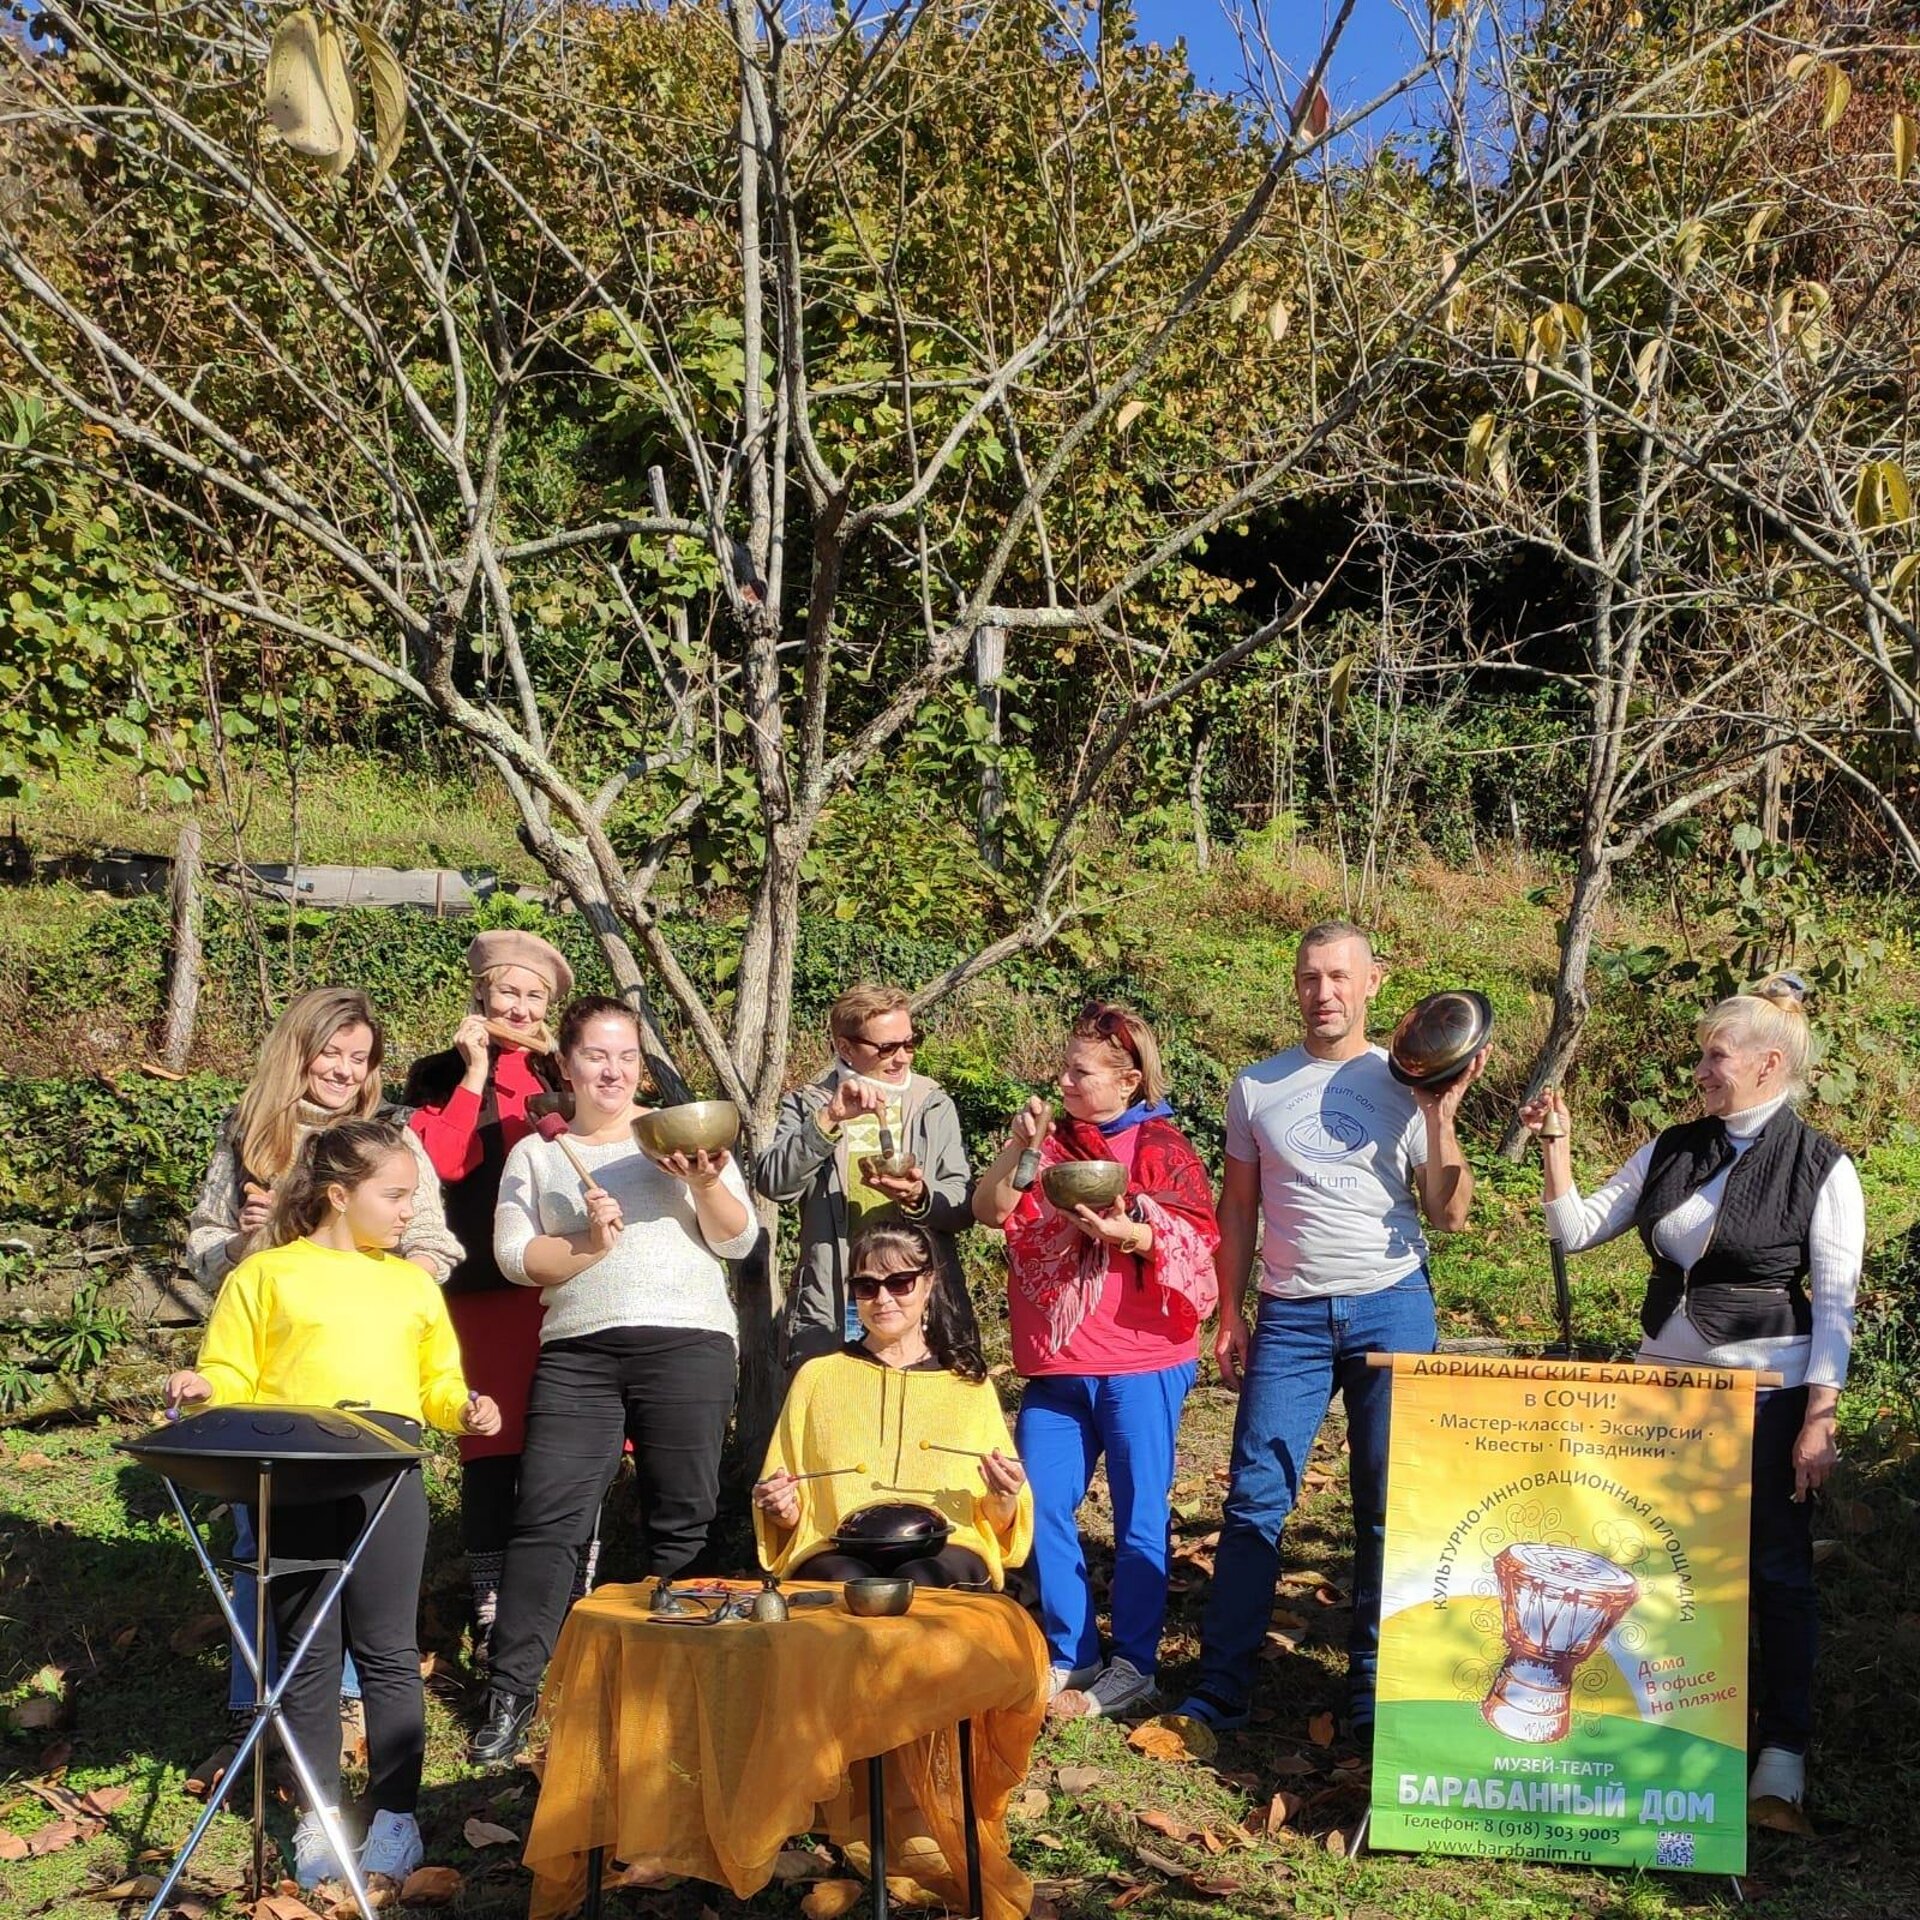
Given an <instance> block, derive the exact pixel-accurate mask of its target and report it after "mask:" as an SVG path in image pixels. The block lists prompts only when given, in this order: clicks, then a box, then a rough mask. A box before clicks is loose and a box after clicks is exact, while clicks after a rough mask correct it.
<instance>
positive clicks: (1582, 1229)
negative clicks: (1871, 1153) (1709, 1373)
mask: <svg viewBox="0 0 1920 1920" xmlns="http://www.w3.org/2000/svg"><path fill="white" fill-rule="evenodd" d="M1786 1104H1787V1103H1786V1100H1785V1099H1784V1098H1781V1099H1778V1100H1769V1101H1767V1102H1766V1103H1765V1104H1764V1105H1762V1106H1758V1107H1749V1108H1748V1109H1747V1110H1746V1112H1744V1113H1734V1114H1729V1115H1728V1116H1727V1121H1726V1127H1727V1142H1728V1144H1729V1145H1730V1146H1731V1147H1732V1148H1733V1158H1734V1160H1738V1159H1739V1157H1740V1156H1741V1155H1742V1154H1743V1153H1745V1152H1746V1150H1747V1149H1748V1148H1749V1147H1750V1146H1752V1145H1753V1143H1754V1140H1755V1138H1756V1137H1757V1136H1758V1135H1759V1132H1760V1130H1761V1128H1762V1127H1764V1126H1765V1125H1766V1124H1767V1122H1768V1121H1769V1120H1771V1119H1772V1118H1773V1116H1774V1115H1775V1114H1776V1113H1778V1112H1779V1111H1780V1109H1781V1108H1782V1107H1783V1106H1785V1105H1786ZM1652 1159H1653V1142H1652V1141H1648V1142H1647V1144H1646V1145H1645V1146H1644V1147H1642V1148H1641V1149H1640V1151H1639V1152H1638V1153H1636V1154H1635V1155H1634V1156H1633V1158H1632V1159H1631V1160H1629V1161H1628V1162H1627V1164H1626V1165H1625V1166H1624V1167H1622V1168H1621V1169H1620V1171H1619V1172H1618V1173H1616V1174H1615V1175H1614V1176H1613V1178H1612V1179H1611V1180H1609V1181H1608V1182H1607V1183H1606V1185H1605V1186H1603V1187H1601V1188H1600V1189H1599V1190H1598V1191H1597V1192H1596V1193H1594V1194H1593V1195H1592V1196H1591V1197H1589V1198H1582V1197H1581V1195H1580V1192H1579V1190H1578V1189H1577V1188H1570V1189H1569V1190H1568V1191H1567V1192H1565V1193H1563V1194H1562V1195H1561V1196H1560V1197H1559V1199H1557V1200H1548V1201H1545V1202H1544V1203H1543V1209H1544V1211H1545V1213H1546V1216H1547V1231H1548V1233H1550V1234H1551V1235H1552V1236H1553V1238H1554V1239H1556V1240H1558V1241H1559V1242H1560V1244H1561V1245H1562V1246H1563V1247H1565V1248H1566V1250H1567V1251H1568V1252H1569V1253H1578V1252H1579V1251H1580V1250H1581V1249H1582V1248H1583V1247H1597V1246H1599V1245H1600V1244H1601V1243H1602V1242H1603V1241H1607V1240H1612V1239H1614V1238H1615V1237H1616V1236H1617V1235H1619V1234H1622V1233H1625V1232H1626V1231H1627V1230H1628V1229H1629V1228H1630V1227H1631V1226H1632V1225H1633V1212H1634V1208H1635V1207H1636V1206H1638V1204H1639V1201H1640V1193H1641V1189H1642V1188H1643V1187H1644V1186H1645V1185H1646V1179H1647V1167H1648V1165H1649V1163H1650V1162H1651V1161H1652ZM1732 1164H1733V1162H1732V1161H1729V1162H1728V1164H1727V1166H1725V1167H1722V1168H1721V1170H1720V1171H1719V1172H1718V1173H1716V1174H1715V1175H1714V1176H1713V1178H1712V1179H1711V1180H1709V1181H1708V1182H1707V1183H1706V1185H1705V1186H1703V1187H1699V1188H1696V1189H1695V1191H1694V1192H1692V1193H1690V1194H1688V1195H1687V1197H1686V1198H1685V1199H1684V1200H1683V1201H1681V1203H1680V1204H1679V1205H1678V1206H1677V1207H1675V1208H1674V1209H1673V1211H1672V1212H1671V1213H1667V1214H1663V1215H1662V1216H1661V1217H1660V1218H1659V1219H1658V1220H1657V1221H1655V1222H1654V1228H1653V1244H1654V1246H1655V1247H1656V1248H1657V1249H1658V1250H1659V1251H1660V1253H1661V1254H1662V1255H1664V1256H1665V1257H1666V1258H1667V1259H1669V1260H1671V1261H1672V1262H1673V1263H1674V1265H1675V1266H1677V1267H1679V1268H1680V1269H1681V1270H1682V1271H1683V1272H1684V1271H1687V1270H1690V1269H1691V1268H1692V1266H1693V1264H1694V1262H1695V1261H1697V1260H1698V1259H1699V1258H1700V1256H1701V1255H1702V1254H1703V1253H1705V1252H1706V1250H1707V1243H1708V1242H1709V1241H1710V1240H1711V1239H1712V1238H1713V1228H1714V1223H1715V1221H1716V1220H1718V1219H1719V1217H1720V1201H1721V1198H1722V1196H1723V1195H1724V1194H1725V1192H1726V1189H1727V1174H1728V1172H1729V1171H1730V1170H1731V1168H1732ZM1866 1248H1867V1207H1866V1200H1865V1198H1864V1196H1863V1195H1862V1194H1861V1191H1860V1176H1859V1174H1858V1173H1857V1172H1856V1171H1855V1169H1854V1164H1853V1162H1852V1161H1851V1160H1850V1159H1848V1158H1847V1156H1846V1155H1845V1154H1842V1155H1841V1156H1840V1158H1839V1159H1838V1160H1836V1161H1835V1162H1834V1163H1833V1166H1832V1168H1831V1170H1830V1171H1829V1172H1828V1174H1827V1177H1826V1179H1825V1181H1824V1182H1823V1183H1822V1184H1821V1188H1820V1192H1819V1195H1818V1197H1817V1198H1816V1199H1815V1201H1814V1203H1813V1220H1812V1223H1811V1225H1810V1226H1809V1227H1808V1229H1807V1260H1808V1273H1807V1287H1808V1294H1809V1297H1810V1300H1811V1303H1812V1306H1813V1331H1812V1332H1811V1333H1800V1334H1789V1335H1786V1336H1785V1337H1783V1338H1780V1339H1773V1340H1736V1341H1730V1342H1728V1343H1727V1344H1726V1345H1725V1346H1717V1347H1716V1346H1710V1345H1709V1344H1708V1343H1707V1341H1706V1339H1705V1338H1704V1337H1703V1336H1702V1334H1701V1333H1700V1331H1699V1329H1698V1328H1696V1327H1695V1326H1694V1324H1693V1322H1692V1321H1691V1320H1689V1319H1688V1318H1687V1310H1686V1302H1685V1300H1684V1299H1683V1300H1682V1301H1681V1303H1680V1305H1679V1306H1677V1307H1676V1308H1675V1309H1674V1310H1673V1312H1672V1313H1671V1314H1670V1315H1669V1316H1668V1318H1667V1322H1666V1325H1665V1326H1663V1327H1662V1328H1661V1329H1660V1331H1659V1332H1658V1333H1655V1334H1650V1335H1649V1336H1648V1337H1647V1338H1646V1339H1645V1340H1643V1341H1642V1342H1641V1343H1640V1352H1639V1356H1638V1357H1639V1358H1640V1359H1642V1360H1661V1361H1673V1362H1676V1363H1678V1364H1683V1365H1688V1366H1713V1367H1745V1368H1749V1369H1752V1370H1755V1371H1772V1372H1775V1373H1778V1374H1780V1375H1782V1376H1783V1378H1784V1379H1785V1382H1786V1384H1787V1385H1788V1386H1789V1387H1798V1386H1802V1385H1805V1386H1814V1387H1832V1388H1834V1389H1836V1390H1838V1389H1839V1388H1840V1387H1842V1386H1844V1385H1845V1384H1846V1378H1847V1361H1848V1358H1849V1356H1850V1355H1851V1353H1852V1351H1853V1308H1854V1298H1855V1295H1856V1294H1857V1293H1858V1292H1859V1288H1860V1263H1861V1261H1862V1259H1863V1258H1864V1257H1865V1255H1866Z"/></svg>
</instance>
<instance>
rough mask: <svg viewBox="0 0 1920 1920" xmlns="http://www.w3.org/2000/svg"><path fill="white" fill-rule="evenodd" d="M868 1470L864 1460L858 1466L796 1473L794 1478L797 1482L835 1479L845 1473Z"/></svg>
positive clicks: (823, 1468)
mask: <svg viewBox="0 0 1920 1920" xmlns="http://www.w3.org/2000/svg"><path fill="white" fill-rule="evenodd" d="M866 1470H867V1463H866V1462H865V1461H864V1460H862V1461H861V1462H860V1463H859V1465H858V1466H852V1467H822V1468H821V1469H820V1470H819V1471H818V1472H817V1473H796V1474H795V1475H794V1476H793V1478H794V1481H795V1484H798V1483H799V1482H800V1481H802V1480H833V1479H837V1478H838V1477H839V1476H840V1475H841V1474H843V1473H865V1472H866Z"/></svg>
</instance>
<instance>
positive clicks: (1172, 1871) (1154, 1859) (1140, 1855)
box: [1133, 1847, 1189, 1880]
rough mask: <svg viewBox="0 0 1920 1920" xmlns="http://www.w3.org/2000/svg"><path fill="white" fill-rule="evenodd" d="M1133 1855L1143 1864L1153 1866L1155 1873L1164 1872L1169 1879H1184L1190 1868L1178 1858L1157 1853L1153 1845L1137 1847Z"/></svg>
mask: <svg viewBox="0 0 1920 1920" xmlns="http://www.w3.org/2000/svg"><path fill="white" fill-rule="evenodd" d="M1133 1857H1134V1858H1135V1859H1136V1860H1138V1861H1139V1862H1140V1863H1141V1865H1142V1866H1147V1867H1151V1868H1152V1869H1153V1870H1154V1872H1155V1873H1164V1874H1165V1875H1166V1876H1167V1878H1168V1879H1169V1880H1184V1879H1185V1878H1186V1877H1187V1874H1188V1871H1189V1869H1188V1868H1187V1867H1185V1866H1184V1865H1182V1863H1181V1862H1180V1861H1178V1860H1169V1859H1168V1858H1167V1856H1166V1855H1165V1854H1164V1853H1155V1852H1154V1850H1153V1849H1152V1848H1151V1847H1135V1848H1134V1850H1133Z"/></svg>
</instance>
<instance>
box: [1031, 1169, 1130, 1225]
mask: <svg viewBox="0 0 1920 1920" xmlns="http://www.w3.org/2000/svg"><path fill="white" fill-rule="evenodd" d="M1040 1184H1041V1186H1042V1187H1044V1188H1045V1189H1046V1194H1047V1198H1048V1199H1049V1200H1051V1201H1052V1202H1053V1204H1054V1205H1055V1206H1056V1207H1058V1208H1059V1209H1060V1211H1061V1212H1062V1213H1071V1212H1072V1211H1073V1210H1074V1208H1075V1207H1091V1208H1092V1209H1093V1210H1094V1212H1095V1213H1104V1212H1105V1211H1106V1210H1107V1208H1109V1207H1110V1206H1112V1205H1113V1203H1114V1202H1115V1201H1116V1200H1118V1199H1119V1198H1120V1196H1121V1195H1122V1194H1123V1193H1125V1192H1126V1190H1127V1170H1126V1168H1125V1167H1123V1166H1122V1165H1121V1164H1120V1162H1119V1161H1118V1160H1056V1161H1055V1162H1054V1164H1053V1165H1052V1166H1050V1167H1047V1168H1045V1169H1044V1170H1043V1171H1042V1173H1041V1175H1040Z"/></svg>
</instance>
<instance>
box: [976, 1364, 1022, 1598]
mask: <svg viewBox="0 0 1920 1920" xmlns="http://www.w3.org/2000/svg"><path fill="white" fill-rule="evenodd" d="M975 1405H976V1407H977V1409H978V1414H977V1420H976V1432H975V1436H974V1443H975V1444H976V1445H977V1446H978V1447H979V1449H980V1451H981V1452H982V1453H992V1452H993V1451H994V1450H995V1449H996V1448H997V1449H998V1450H999V1451H1000V1452H1001V1453H1002V1454H1003V1455H1004V1456H1005V1457H1006V1458H1007V1459H1009V1460H1011V1459H1013V1458H1014V1457H1015V1456H1014V1451H1013V1435H1012V1434H1010V1433H1009V1432H1008V1431H1007V1416H1006V1415H1005V1414H1004V1413H1003V1412H1002V1411H1001V1410H1000V1396H999V1395H998V1394H997V1393H995V1392H994V1390H993V1385H992V1382H990V1381H989V1382H986V1383H984V1384H983V1385H982V1386H981V1387H980V1389H979V1391H978V1397H977V1399H976V1402H975ZM988 1497H989V1496H988V1494H987V1491H986V1489H985V1487H984V1486H983V1487H982V1488H981V1490H980V1492H978V1493H976V1494H975V1495H974V1497H973V1517H974V1524H975V1525H976V1526H977V1527H978V1528H979V1529H980V1531H981V1532H982V1533H988V1534H991V1535H992V1536H993V1537H994V1539H995V1540H996V1541H998V1542H999V1546H1000V1564H1001V1565H1002V1566H1003V1567H1018V1566H1022V1565H1024V1564H1025V1562H1026V1558H1027V1555H1028V1554H1030V1553H1031V1552H1032V1551H1033V1482H1032V1481H1031V1480H1027V1481H1024V1482H1022V1484H1021V1487H1020V1491H1019V1492H1018V1493H1017V1494H1015V1495H1014V1497H1013V1498H1014V1505H1013V1521H1012V1524H1011V1525H1009V1526H1006V1527H1000V1526H997V1525H995V1523H994V1519H993V1515H992V1514H991V1513H990V1512H989V1511H988V1508H987V1500H988Z"/></svg>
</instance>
